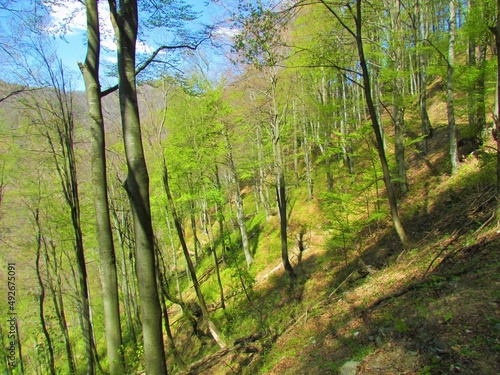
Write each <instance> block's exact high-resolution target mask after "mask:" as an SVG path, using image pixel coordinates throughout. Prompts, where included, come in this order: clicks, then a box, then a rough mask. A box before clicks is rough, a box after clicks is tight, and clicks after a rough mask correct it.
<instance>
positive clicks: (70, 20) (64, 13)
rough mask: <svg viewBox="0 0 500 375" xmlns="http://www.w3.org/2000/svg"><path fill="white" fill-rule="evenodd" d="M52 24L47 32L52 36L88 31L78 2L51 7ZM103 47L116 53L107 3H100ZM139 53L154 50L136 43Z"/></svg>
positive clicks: (144, 44)
mask: <svg viewBox="0 0 500 375" xmlns="http://www.w3.org/2000/svg"><path fill="white" fill-rule="evenodd" d="M50 9H51V15H50V16H51V22H50V25H49V26H48V28H47V32H49V33H51V34H52V35H56V36H62V35H75V34H82V33H84V32H85V31H86V29H87V20H86V14H85V7H84V6H83V5H82V4H81V3H80V2H78V1H65V2H58V3H57V4H54V5H51V6H50ZM99 15H100V29H101V45H102V47H104V48H106V49H108V50H109V51H116V50H117V46H116V40H115V37H114V31H113V26H112V25H111V21H110V19H109V7H108V3H107V1H100V2H99ZM136 48H137V53H152V52H153V51H154V48H153V47H152V46H150V45H148V44H147V43H145V42H143V41H137V43H136Z"/></svg>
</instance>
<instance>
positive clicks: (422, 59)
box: [417, 0, 432, 154]
mask: <svg viewBox="0 0 500 375" xmlns="http://www.w3.org/2000/svg"><path fill="white" fill-rule="evenodd" d="M417 10H418V17H419V36H420V43H419V46H420V51H419V53H418V57H419V65H420V66H419V68H420V70H419V73H420V74H419V81H418V83H419V104H420V129H421V134H422V142H421V145H420V148H421V150H422V152H423V153H424V154H426V153H427V151H428V149H427V143H428V139H429V138H430V137H431V135H432V125H431V121H430V119H429V113H428V111H427V55H426V53H425V51H424V50H423V49H424V46H425V41H426V40H427V38H428V36H429V28H428V27H427V25H428V20H427V16H428V14H427V13H428V5H427V1H426V0H418V1H417Z"/></svg>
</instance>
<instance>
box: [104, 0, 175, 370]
mask: <svg viewBox="0 0 500 375" xmlns="http://www.w3.org/2000/svg"><path fill="white" fill-rule="evenodd" d="M109 8H110V15H111V21H112V24H113V28H114V32H115V35H116V39H117V46H118V97H119V101H120V115H121V121H122V129H123V141H124V145H125V156H126V159H127V168H128V174H127V179H126V180H125V182H124V188H125V190H126V191H127V194H128V196H129V199H130V205H131V207H132V215H133V225H134V233H135V251H136V273H137V281H138V286H139V298H140V305H141V317H142V333H143V343H144V360H145V364H146V372H147V373H148V374H166V373H167V368H166V363H165V350H164V345H163V332H162V316H161V306H160V300H159V296H158V286H157V277H156V269H155V248H154V234H153V226H152V222H151V208H150V201H149V176H148V170H147V167H146V162H145V159H144V149H143V144H142V138H141V122H140V117H139V108H138V104H137V86H136V42H137V34H138V26H139V12H138V4H137V1H136V0H126V1H123V2H122V1H120V2H119V3H118V2H117V1H115V0H109Z"/></svg>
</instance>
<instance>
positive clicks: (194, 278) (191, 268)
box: [163, 161, 227, 348]
mask: <svg viewBox="0 0 500 375" xmlns="http://www.w3.org/2000/svg"><path fill="white" fill-rule="evenodd" d="M168 181H169V179H168V169H167V165H166V163H165V161H163V187H164V189H165V193H166V195H167V200H168V203H169V206H170V212H171V214H172V217H173V219H174V225H175V229H176V230H177V235H178V236H179V241H180V243H181V247H182V252H183V253H184V258H185V259H186V264H187V268H188V269H187V271H188V272H189V275H190V276H191V280H192V282H193V287H194V290H195V292H196V297H197V299H198V303H199V304H200V308H201V313H202V316H203V319H204V321H205V323H206V324H207V326H208V329H209V331H210V333H211V335H212V337H213V338H214V340H215V342H217V344H219V346H220V347H221V348H225V347H226V346H227V345H226V343H225V341H224V338H223V337H222V334H221V333H220V331H219V329H218V328H217V327H216V326H215V324H213V322H212V321H211V320H210V316H209V314H208V309H207V305H206V303H205V298H204V297H203V293H202V292H201V288H200V284H199V283H198V278H197V276H196V271H195V269H194V265H193V262H192V260H191V257H190V256H189V251H188V248H187V245H186V241H185V239H184V233H183V230H182V225H181V222H180V220H179V217H178V215H177V210H176V208H175V204H174V199H173V198H172V194H171V192H170V186H169V182H168Z"/></svg>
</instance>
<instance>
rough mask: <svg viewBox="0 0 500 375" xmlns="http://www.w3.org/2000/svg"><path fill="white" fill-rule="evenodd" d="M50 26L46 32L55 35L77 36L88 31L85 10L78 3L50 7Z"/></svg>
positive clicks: (59, 3)
mask: <svg viewBox="0 0 500 375" xmlns="http://www.w3.org/2000/svg"><path fill="white" fill-rule="evenodd" d="M48 8H49V9H50V24H49V25H48V27H47V29H46V31H47V32H48V33H50V34H54V35H65V34H77V33H81V32H82V31H83V30H85V29H86V19H85V8H84V7H83V5H82V4H81V3H78V2H72V1H71V2H70V1H66V2H58V3H57V4H52V5H48Z"/></svg>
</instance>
